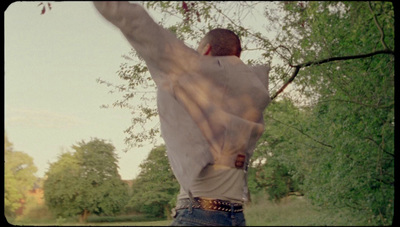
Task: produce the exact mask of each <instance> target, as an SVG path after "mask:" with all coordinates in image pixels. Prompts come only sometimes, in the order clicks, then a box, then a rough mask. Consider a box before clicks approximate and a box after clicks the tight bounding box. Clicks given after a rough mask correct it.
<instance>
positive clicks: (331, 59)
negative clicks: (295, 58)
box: [271, 49, 394, 100]
mask: <svg viewBox="0 0 400 227" xmlns="http://www.w3.org/2000/svg"><path fill="white" fill-rule="evenodd" d="M378 54H391V55H394V51H392V50H389V49H386V50H378V51H374V52H371V53H367V54H360V55H350V56H343V57H333V58H327V59H322V60H319V61H310V62H305V63H302V64H298V65H294V66H292V67H294V68H295V70H294V72H293V74H292V76H291V77H290V78H289V79H288V80H287V81H286V83H285V84H284V85H283V86H282V87H281V88H280V89H279V90H278V91H277V92H276V93H275V94H274V95H272V96H271V99H272V100H274V99H275V98H276V97H277V96H278V95H279V94H280V93H282V92H283V90H285V88H286V87H287V86H288V85H289V84H290V83H291V82H292V81H293V80H294V78H295V77H296V76H297V74H298V73H299V71H300V69H301V68H304V67H308V66H311V65H321V64H324V63H328V62H333V61H346V60H352V59H360V58H368V57H372V56H374V55H378Z"/></svg>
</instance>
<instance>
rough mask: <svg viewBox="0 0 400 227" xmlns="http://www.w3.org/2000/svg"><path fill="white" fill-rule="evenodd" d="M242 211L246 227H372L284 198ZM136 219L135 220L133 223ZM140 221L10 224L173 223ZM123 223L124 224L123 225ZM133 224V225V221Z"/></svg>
mask: <svg viewBox="0 0 400 227" xmlns="http://www.w3.org/2000/svg"><path fill="white" fill-rule="evenodd" d="M252 201H253V202H252V203H251V204H249V205H246V207H245V217H246V224H247V225H248V226H366V225H371V224H369V223H368V222H366V221H365V219H363V218H361V217H362V216H360V215H357V214H354V213H350V212H349V211H347V210H345V209H340V210H338V209H335V210H328V209H322V208H320V207H316V206H313V205H312V204H311V203H310V202H309V201H308V200H307V199H306V198H304V197H296V196H293V197H287V198H285V199H283V200H281V201H280V202H279V203H276V202H272V201H270V200H268V198H267V196H266V195H264V194H259V195H253V196H252ZM135 218H137V219H135ZM138 218H139V217H132V218H130V219H127V218H126V217H122V218H120V219H118V218H116V219H114V221H115V222H88V223H86V224H83V225H82V224H79V223H76V222H72V221H70V220H66V219H63V220H57V221H56V220H54V221H48V222H46V223H38V222H36V223H35V222H31V223H29V224H28V223H27V222H24V223H12V224H14V225H15V224H17V225H30V226H32V225H33V226H169V225H170V224H171V223H172V220H161V221H143V220H140V219H138ZM110 220H111V219H110ZM122 220H124V221H122ZM135 220H136V221H135Z"/></svg>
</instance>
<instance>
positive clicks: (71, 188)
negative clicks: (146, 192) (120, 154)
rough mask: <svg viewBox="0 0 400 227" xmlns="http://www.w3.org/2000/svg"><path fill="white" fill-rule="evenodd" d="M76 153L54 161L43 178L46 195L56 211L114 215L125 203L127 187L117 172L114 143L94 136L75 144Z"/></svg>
mask: <svg viewBox="0 0 400 227" xmlns="http://www.w3.org/2000/svg"><path fill="white" fill-rule="evenodd" d="M72 148H73V149H74V150H75V152H74V153H71V152H66V153H63V154H61V155H60V157H59V159H58V161H56V162H54V163H51V165H50V168H49V170H48V171H47V173H46V176H47V179H46V180H45V182H44V197H45V202H46V204H47V205H48V206H49V209H50V210H51V211H53V212H54V213H55V214H56V215H59V216H63V217H67V216H73V215H80V221H81V222H84V221H86V219H87V217H88V215H89V214H91V213H94V214H97V215H100V214H104V215H114V214H116V213H118V212H120V211H121V210H122V209H123V208H124V206H125V203H126V199H127V195H128V188H127V185H126V183H124V182H123V181H122V180H121V177H120V175H119V174H118V164H117V162H118V161H117V157H116V154H115V153H114V150H115V148H114V146H113V145H112V144H110V143H107V142H105V141H104V140H99V139H97V138H96V139H92V140H91V141H90V142H88V143H86V142H84V141H82V142H80V143H78V144H77V145H73V146H72Z"/></svg>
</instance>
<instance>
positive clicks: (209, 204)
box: [175, 197, 243, 213]
mask: <svg viewBox="0 0 400 227" xmlns="http://www.w3.org/2000/svg"><path fill="white" fill-rule="evenodd" d="M193 199H194V201H193V203H191V202H190V199H179V200H178V201H177V202H176V207H175V210H180V209H187V208H189V207H190V206H192V208H198V209H203V210H218V211H226V212H232V209H233V212H234V213H239V212H243V205H242V204H240V203H231V202H229V201H226V200H219V199H203V198H199V197H195V198H193Z"/></svg>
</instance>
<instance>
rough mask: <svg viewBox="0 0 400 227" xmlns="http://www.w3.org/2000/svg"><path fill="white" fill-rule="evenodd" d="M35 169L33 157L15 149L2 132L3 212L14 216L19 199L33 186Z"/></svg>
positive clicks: (24, 196)
mask: <svg viewBox="0 0 400 227" xmlns="http://www.w3.org/2000/svg"><path fill="white" fill-rule="evenodd" d="M36 171H37V168H36V166H35V165H34V164H33V159H32V157H30V156H29V155H28V154H26V153H24V152H21V151H15V150H14V148H13V144H12V143H11V142H10V141H9V140H8V139H7V135H6V134H4V214H5V216H6V217H7V218H13V217H15V215H16V214H15V211H16V210H17V209H18V208H20V207H21V205H22V204H21V200H25V199H26V198H27V195H26V193H27V192H28V191H29V190H31V189H32V188H33V185H34V183H35V181H36V177H35V175H34V173H35V172H36Z"/></svg>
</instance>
